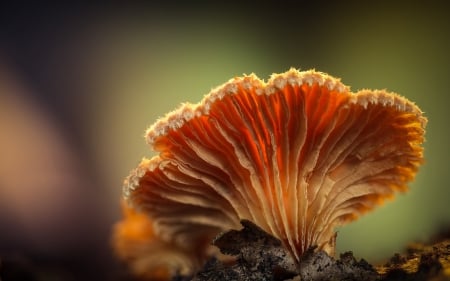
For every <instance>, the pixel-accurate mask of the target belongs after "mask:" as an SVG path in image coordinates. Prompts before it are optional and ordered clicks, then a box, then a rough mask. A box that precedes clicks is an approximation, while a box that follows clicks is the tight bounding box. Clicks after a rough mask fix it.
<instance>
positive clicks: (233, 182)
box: [116, 69, 427, 273]
mask: <svg viewBox="0 0 450 281" xmlns="http://www.w3.org/2000/svg"><path fill="white" fill-rule="evenodd" d="M426 122H427V120H426V118H425V117H423V115H422V112H421V110H420V109H419V108H418V107H417V106H416V105H415V104H414V103H412V102H410V101H409V100H407V99H405V98H403V97H401V96H399V95H397V94H394V93H388V92H386V91H379V90H376V91H371V90H362V91H359V92H357V93H352V92H350V90H349V88H348V87H347V86H345V85H343V84H342V83H341V82H340V81H339V80H338V79H336V78H333V77H331V76H329V75H327V74H324V73H320V72H316V71H313V70H310V71H304V72H299V71H297V70H295V69H291V70H289V71H287V72H285V73H282V74H274V75H272V77H271V78H270V80H269V81H268V82H267V83H265V82H263V81H261V80H259V79H258V78H257V77H256V76H255V75H249V76H244V77H237V78H234V79H231V80H230V81H229V82H227V83H225V84H224V85H222V86H219V87H218V88H216V89H214V90H212V91H211V93H210V94H208V95H206V96H205V97H204V99H203V100H202V101H201V102H200V103H198V104H189V103H186V104H183V105H182V106H181V107H180V108H179V109H177V110H175V111H173V112H171V113H169V114H167V115H166V116H165V117H164V118H162V119H160V120H158V121H157V122H156V123H155V124H154V125H153V126H151V127H150V128H149V129H148V130H147V134H146V135H147V142H148V143H149V144H150V146H151V147H152V148H153V149H154V150H156V151H157V152H159V155H157V156H155V157H153V158H152V159H150V160H148V159H144V160H143V161H142V162H141V164H140V165H139V166H138V168H137V169H136V170H135V171H133V172H132V173H131V175H130V176H129V177H128V178H127V179H126V181H125V184H124V194H125V197H126V198H127V200H128V201H129V202H130V203H131V204H132V206H133V207H135V208H137V209H139V210H140V211H141V212H143V213H145V214H146V215H147V216H148V219H149V220H150V221H151V223H152V227H153V231H154V235H155V239H158V241H163V242H164V243H166V244H167V245H171V246H172V247H175V248H179V249H182V250H183V252H184V253H186V247H187V246H189V247H190V248H191V249H196V250H195V251H187V252H188V253H189V254H190V255H191V257H196V259H197V260H198V259H199V257H200V259H201V258H204V257H205V255H206V253H207V252H208V251H209V249H208V246H207V243H205V241H211V239H212V238H213V237H214V236H216V235H217V234H218V233H219V232H220V231H223V230H228V229H233V228H234V229H236V228H240V223H239V222H240V220H241V219H246V220H250V221H252V222H254V223H255V224H256V225H258V226H260V227H261V228H263V229H264V230H265V231H267V232H268V233H269V234H272V235H273V236H275V237H277V238H279V239H280V240H281V241H282V242H283V244H284V246H285V247H286V248H287V249H288V250H289V251H290V253H291V254H292V256H293V258H294V259H295V260H296V261H299V260H300V258H301V256H302V254H303V253H304V252H305V251H306V250H307V249H308V248H309V247H311V246H317V247H318V249H323V250H325V251H326V252H328V253H330V254H333V252H334V237H335V235H334V229H335V228H336V227H337V226H339V225H343V224H345V223H348V222H349V221H352V220H354V219H356V218H357V217H358V216H359V215H361V214H363V213H365V212H366V211H369V210H371V209H373V208H374V207H375V206H377V205H379V204H380V203H381V202H382V201H384V200H385V199H387V198H390V197H392V196H393V195H394V193H395V192H396V191H406V190H407V186H406V184H407V182H409V181H411V180H412V179H413V178H414V176H415V174H416V172H417V169H418V167H419V165H420V164H421V163H422V158H423V148H422V143H423V141H424V128H425V125H426ZM150 221H149V222H150ZM120 239H121V237H120V236H118V240H116V243H119V242H120ZM196 269H197V268H191V269H190V270H191V272H190V273H192V272H194V271H195V270H196Z"/></svg>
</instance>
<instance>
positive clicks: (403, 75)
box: [0, 1, 450, 279]
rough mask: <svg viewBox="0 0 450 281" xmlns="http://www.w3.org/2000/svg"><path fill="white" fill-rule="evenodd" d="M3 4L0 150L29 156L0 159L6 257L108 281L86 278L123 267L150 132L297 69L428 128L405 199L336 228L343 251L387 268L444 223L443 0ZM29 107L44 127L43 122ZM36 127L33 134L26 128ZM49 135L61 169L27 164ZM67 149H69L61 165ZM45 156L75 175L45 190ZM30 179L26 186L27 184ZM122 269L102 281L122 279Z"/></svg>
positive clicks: (447, 222) (448, 43)
mask: <svg viewBox="0 0 450 281" xmlns="http://www.w3.org/2000/svg"><path fill="white" fill-rule="evenodd" d="M311 2H312V1H311ZM1 10H2V14H3V15H2V17H1V30H2V33H1V38H0V40H1V41H0V43H1V45H0V70H1V71H0V74H2V78H1V79H0V91H1V92H0V98H1V99H0V103H2V104H3V107H2V106H1V105H0V110H2V108H3V110H6V108H9V109H16V112H15V113H14V114H13V113H8V114H3V115H1V111H0V117H2V118H3V119H0V130H1V131H2V133H0V139H1V140H0V144H1V145H2V147H3V151H4V153H6V152H8V151H15V150H14V149H16V152H17V154H14V153H11V157H12V158H14V157H15V156H14V155H19V154H20V155H21V157H23V161H22V160H21V161H12V162H11V161H10V160H9V159H10V158H6V157H2V159H1V160H0V163H1V164H0V229H2V231H1V232H2V233H1V234H0V257H1V255H2V254H3V255H11V253H14V254H19V255H20V254H24V255H26V256H30V257H31V259H32V260H33V261H34V260H38V261H37V263H40V262H41V263H44V264H47V265H48V264H51V263H52V261H53V260H59V261H61V260H63V261H62V263H63V264H64V265H70V266H73V265H74V264H75V263H76V264H77V266H75V267H74V268H72V269H71V270H69V271H68V272H66V273H64V274H67V275H68V276H78V275H77V274H79V276H84V277H86V276H91V277H92V276H94V275H95V274H97V275H95V276H101V277H102V276H103V275H102V274H105V273H99V272H97V273H95V274H94V275H82V274H81V273H79V272H81V271H82V272H84V273H83V274H88V273H87V272H91V270H94V271H100V272H101V271H102V270H104V269H105V268H108V265H109V264H110V263H113V262H114V261H113V260H112V259H111V258H110V252H109V244H108V243H109V237H108V235H109V231H110V228H111V226H112V224H113V223H114V222H115V221H117V220H118V219H119V217H120V210H119V198H120V196H121V183H122V181H123V179H124V177H125V176H126V175H127V174H128V172H129V171H130V170H131V169H132V168H134V167H135V166H136V164H137V163H138V162H139V160H140V159H141V158H142V157H144V156H147V157H148V156H150V155H151V153H152V152H151V151H150V150H149V148H148V146H147V145H146V144H145V141H144V138H143V134H144V131H145V129H146V128H147V127H148V126H149V125H151V124H152V123H153V122H154V121H155V120H156V119H157V118H158V117H160V116H162V115H164V114H165V113H166V112H168V111H170V110H173V109H174V108H176V107H177V106H178V105H179V104H180V103H182V102H186V101H190V102H193V103H195V102H198V101H199V100H200V99H201V98H202V97H203V95H205V94H207V93H208V92H209V90H210V89H211V88H212V87H215V86H217V85H219V84H222V83H223V82H225V81H227V80H228V79H230V78H232V77H234V76H239V75H242V74H243V73H247V74H249V73H252V72H253V73H255V74H257V75H258V76H259V77H260V78H263V79H267V78H268V77H269V76H270V74H271V73H273V72H275V73H279V72H284V71H286V70H288V69H289V68H290V67H295V68H299V69H302V70H307V69H310V68H315V69H316V70H319V71H323V72H326V73H329V74H331V75H333V76H336V77H340V78H341V79H342V81H343V82H344V83H345V84H346V85H349V86H351V88H352V90H354V91H357V90H359V89H362V88H370V89H388V90H389V91H394V92H397V93H400V94H401V95H404V96H406V97H407V98H409V99H411V100H413V101H415V102H416V103H417V104H418V105H419V106H420V108H421V109H422V110H423V111H424V112H425V114H426V116H427V117H428V119H429V123H428V127H427V135H426V139H427V141H426V144H425V157H426V163H425V165H424V166H423V167H422V168H421V169H420V172H419V174H418V176H417V178H416V180H415V181H414V182H413V183H412V184H411V185H410V187H411V190H410V192H408V193H406V194H402V195H399V196H397V197H396V198H395V200H394V201H393V202H388V203H387V204H385V205H384V206H383V207H381V208H379V209H377V210H376V211H375V212H373V213H370V214H368V215H366V216H364V217H363V218H361V219H360V220H358V221H357V222H355V223H352V224H351V225H348V226H345V227H342V228H340V229H339V234H338V252H342V251H347V250H352V251H354V253H355V255H356V256H357V257H363V258H365V259H367V260H369V261H371V262H380V261H382V260H383V259H385V258H387V257H389V256H390V255H392V254H393V253H394V252H397V251H401V250H402V249H403V248H404V247H405V246H406V245H407V244H408V243H410V242H413V241H426V240H428V239H429V238H430V237H432V236H433V235H435V234H436V233H438V232H440V231H444V230H446V229H448V228H449V226H450V208H449V199H450V189H449V182H450V181H449V178H448V176H449V168H448V163H447V162H448V159H449V158H448V157H449V156H450V155H449V143H450V139H449V138H450V132H449V129H448V124H447V122H448V120H449V105H450V98H449V97H448V95H449V90H448V87H449V80H450V51H449V50H450V17H449V12H450V10H449V9H448V8H447V4H445V2H444V1H443V3H439V2H433V1H427V2H425V1H423V2H419V1H404V2H398V1H371V2H362V1H361V2H359V1H355V2H351V1H335V2H331V1H330V2H329V3H328V2H326V1H325V2H316V3H309V2H295V1H281V2H277V3H273V4H253V5H252V4H249V3H245V2H241V3H238V2H228V3H223V4H211V3H209V2H206V1H205V2H195V3H190V4H187V3H174V2H172V3H167V4H164V5H162V4H153V5H149V4H146V5H144V4H142V5H138V4H123V3H122V4H111V5H109V6H102V5H80V4H73V5H71V6H67V5H59V6H58V5H57V6H49V7H44V6H42V5H39V6H34V7H20V6H17V7H4V8H3V9H1ZM12 100H13V101H14V102H11V101H12ZM8 101H9V102H10V103H11V104H14V105H16V106H14V107H12V106H10V105H9V104H8ZM23 104H26V106H23ZM30 108H33V109H32V110H30ZM4 112H6V111H4ZM24 112H26V113H27V114H23V113H24ZM30 112H31V113H30ZM33 112H35V113H36V114H37V115H38V116H41V117H40V118H42V120H43V121H42V122H41V123H42V124H47V125H45V126H47V127H46V128H50V129H46V130H41V129H36V128H38V127H36V126H37V125H35V124H34V123H33V122H31V121H32V120H36V116H35V115H33V114H34V113H33ZM32 113H33V114H32ZM28 115H30V116H29V121H30V122H29V121H27V120H28V119H26V120H25V121H23V122H22V123H20V124H21V125H20V126H22V127H20V128H22V129H21V130H19V131H20V132H19V133H16V134H15V131H14V130H10V129H5V128H6V127H7V125H8V124H15V123H14V122H16V121H17V119H16V118H14V116H22V117H23V116H28ZM42 116H43V117H42ZM8 118H9V119H8ZM41 123H40V124H41ZM1 126H4V127H1ZM13 127H16V128H19V127H18V126H15V125H13ZM29 128H34V130H35V131H36V132H35V134H33V135H29V134H31V133H30V132H31V131H32V130H30V129H29ZM48 131H51V132H53V133H51V134H50V135H51V136H50V137H45V140H44V141H43V143H42V147H45V148H47V149H48V148H55V147H56V148H58V149H59V150H56V148H55V149H53V150H52V149H50V150H49V152H48V153H49V154H51V155H56V156H54V158H51V159H56V160H54V161H53V160H51V161H50V160H48V159H50V158H49V156H48V155H49V154H46V153H40V154H39V153H38V154H36V155H37V156H36V157H34V156H33V155H34V154H33V153H37V152H36V150H39V148H36V149H35V148H34V144H35V143H36V142H37V141H38V140H39V139H41V138H44V137H43V134H45V133H48ZM18 140H21V141H22V142H23V144H21V145H18V144H17V143H18V142H17V141H18ZM22 142H21V143H22ZM55 143H58V145H56V146H55ZM61 151H63V152H61ZM1 152H2V150H1V149H0V153H1ZM60 153H63V154H64V155H66V156H65V157H64V158H63V159H61V158H58V157H59V156H58V155H59V154H60ZM39 157H42V159H44V160H45V159H47V160H48V161H50V164H49V165H48V169H49V172H48V174H49V175H50V176H49V177H51V175H52V174H55V173H57V174H59V175H61V173H60V169H61V167H62V166H63V167H66V168H64V173H68V174H70V176H62V177H61V179H58V180H55V181H56V182H57V183H56V184H55V185H54V189H49V190H48V192H47V193H46V194H47V195H45V194H44V195H42V192H41V190H40V187H39V184H35V183H36V182H38V183H40V184H42V185H43V186H46V180H47V178H45V177H42V176H40V177H39V176H38V175H42V172H41V171H39V169H40V168H42V165H40V164H39V163H42V161H41V160H40V158H39ZM58 161H59V162H58ZM30 162H32V163H35V166H36V167H38V168H39V169H37V168H36V169H34V168H33V169H32V168H30V167H31V166H29V165H31V164H30ZM11 163H12V164H11ZM61 163H65V164H61ZM67 163H71V164H70V165H68V164H67ZM74 163H75V164H74ZM61 165H62V166H61ZM2 167H3V168H2ZM46 167H47V166H46ZM73 167H75V168H73ZM2 169H3V170H2ZM10 170H11V171H14V172H15V173H16V174H14V173H9V172H8V173H7V171H10ZM68 170H70V171H68ZM2 171H3V173H1V172H2ZM55 171H57V172H55ZM12 174H14V175H15V176H14V177H12V176H10V175H12ZM64 175H65V174H64ZM21 177H25V178H26V179H28V180H29V182H25V183H23V184H21V185H20V187H17V186H16V182H17V179H18V178H21ZM34 177H36V178H37V180H35V178H34ZM80 179H81V180H80ZM23 180H25V179H23ZM67 186H70V188H68V187H67ZM59 193H61V194H60V195H49V194H59ZM67 194H70V195H69V196H68V195H67ZM41 195H42V196H41ZM24 198H28V199H24ZM14 200H15V201H14ZM11 202H14V203H13V204H12V203H11ZM42 206H45V208H43V207H42ZM36 210H39V212H37V211H36ZM49 214H51V215H49ZM37 216H40V217H39V218H36V217H37ZM36 222H39V223H36ZM62 257H64V258H62ZM99 260H103V261H104V262H102V263H101V262H99ZM42 261H43V262H42ZM113 273H114V271H111V270H109V274H106V275H105V276H109V277H108V278H111V279H114V277H113V275H114V274H113ZM89 274H91V273H89ZM103 277H104V276H103Z"/></svg>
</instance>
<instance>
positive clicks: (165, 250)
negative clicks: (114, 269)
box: [112, 201, 204, 280]
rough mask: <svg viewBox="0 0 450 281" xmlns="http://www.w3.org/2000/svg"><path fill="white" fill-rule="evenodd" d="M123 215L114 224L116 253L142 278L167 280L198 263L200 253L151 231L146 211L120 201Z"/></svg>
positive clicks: (186, 272)
mask: <svg viewBox="0 0 450 281" xmlns="http://www.w3.org/2000/svg"><path fill="white" fill-rule="evenodd" d="M122 212H123V214H124V219H123V220H122V221H120V222H118V223H117V224H116V225H115V226H114V236H113V240H112V242H113V246H114V250H115V253H116V255H117V256H118V257H119V258H120V259H122V260H124V261H126V262H127V264H128V266H129V268H130V269H131V271H132V272H133V273H134V274H135V275H136V276H139V277H141V278H143V279H149V280H170V278H171V276H174V275H175V274H181V275H189V274H191V273H192V269H193V268H197V267H199V266H200V265H201V262H202V261H203V259H204V258H203V257H201V256H200V255H192V254H191V252H190V251H191V250H192V249H188V248H186V247H180V246H178V245H176V244H174V243H170V242H166V241H162V240H161V239H159V238H158V237H157V236H156V235H155V232H154V229H153V223H152V221H151V220H150V218H149V216H148V215H147V214H144V213H141V212H138V211H137V210H136V209H134V208H132V207H131V206H129V205H128V203H127V202H125V201H122Z"/></svg>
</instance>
